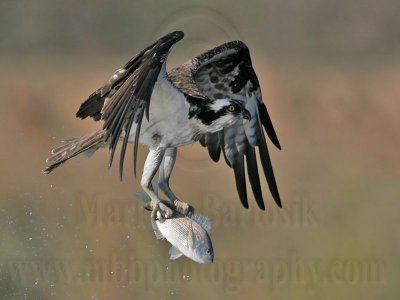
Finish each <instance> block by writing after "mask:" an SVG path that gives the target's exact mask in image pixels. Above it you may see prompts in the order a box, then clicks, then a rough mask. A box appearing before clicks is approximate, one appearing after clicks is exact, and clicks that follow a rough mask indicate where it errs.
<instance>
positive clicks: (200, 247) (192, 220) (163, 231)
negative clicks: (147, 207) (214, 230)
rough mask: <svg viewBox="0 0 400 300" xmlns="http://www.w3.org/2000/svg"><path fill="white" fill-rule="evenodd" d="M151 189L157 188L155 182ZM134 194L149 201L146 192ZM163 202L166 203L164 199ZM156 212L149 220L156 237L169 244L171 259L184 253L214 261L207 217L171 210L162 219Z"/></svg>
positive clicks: (192, 258) (146, 202)
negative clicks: (168, 215) (166, 217)
mask: <svg viewBox="0 0 400 300" xmlns="http://www.w3.org/2000/svg"><path fill="white" fill-rule="evenodd" d="M153 190H154V191H157V190H158V185H157V183H154V182H153ZM134 195H135V196H136V197H137V198H139V199H140V200H142V201H143V202H144V203H145V204H148V203H149V202H150V201H151V200H150V197H149V196H148V195H147V194H146V193H143V192H137V193H134ZM164 203H165V204H166V205H168V203H167V202H166V201H165V202H164ZM157 213H158V214H157V215H156V216H155V217H154V216H151V217H150V222H151V225H152V227H153V231H154V234H155V236H156V238H157V239H160V240H163V239H166V240H167V241H168V242H169V243H170V244H171V248H170V249H169V252H168V253H169V257H170V259H171V260H175V259H178V258H179V257H181V256H183V255H184V256H186V257H188V258H189V259H191V260H193V261H195V262H198V263H201V264H208V263H212V262H213V261H214V250H213V246H212V242H211V238H210V235H209V232H210V230H211V224H210V221H209V220H208V219H207V217H205V216H203V215H201V214H196V213H193V214H191V215H190V216H185V215H183V214H181V213H180V212H178V211H176V210H173V215H172V217H170V218H168V219H164V218H162V216H161V215H160V213H159V212H157Z"/></svg>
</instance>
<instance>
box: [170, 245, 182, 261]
mask: <svg viewBox="0 0 400 300" xmlns="http://www.w3.org/2000/svg"><path fill="white" fill-rule="evenodd" d="M168 253H169V258H170V259H177V258H179V257H181V256H182V255H183V253H182V252H181V251H179V250H178V249H176V248H175V247H174V246H171V248H169V251H168Z"/></svg>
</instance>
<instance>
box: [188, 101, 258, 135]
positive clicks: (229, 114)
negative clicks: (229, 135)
mask: <svg viewBox="0 0 400 300" xmlns="http://www.w3.org/2000/svg"><path fill="white" fill-rule="evenodd" d="M194 116H195V117H196V118H197V119H198V120H200V121H201V122H202V123H203V124H204V125H206V126H208V128H209V131H219V130H221V129H223V128H225V127H229V126H231V125H233V124H235V123H237V122H239V121H242V120H243V119H245V120H250V119H251V114H250V112H249V111H248V110H247V109H246V108H245V103H244V102H243V101H241V100H236V99H216V100H213V101H211V102H209V103H207V104H205V105H204V106H202V107H201V108H199V109H198V111H196V113H195V114H194Z"/></svg>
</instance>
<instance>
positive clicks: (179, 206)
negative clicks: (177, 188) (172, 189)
mask: <svg viewBox="0 0 400 300" xmlns="http://www.w3.org/2000/svg"><path fill="white" fill-rule="evenodd" d="M171 202H172V203H171V204H172V206H173V207H174V208H175V209H176V210H177V211H179V212H180V213H181V214H183V215H185V216H189V217H190V216H191V215H192V214H194V207H193V206H191V205H189V204H187V203H185V202H182V201H180V200H178V199H175V200H173V201H171Z"/></svg>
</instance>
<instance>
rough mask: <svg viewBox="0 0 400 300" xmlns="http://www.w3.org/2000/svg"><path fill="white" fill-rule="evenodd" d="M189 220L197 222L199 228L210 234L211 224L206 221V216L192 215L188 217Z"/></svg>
mask: <svg viewBox="0 0 400 300" xmlns="http://www.w3.org/2000/svg"><path fill="white" fill-rule="evenodd" d="M190 218H191V219H192V220H193V221H195V222H197V223H198V224H199V225H200V226H201V227H203V229H204V230H205V231H207V232H210V230H211V223H210V221H209V220H208V218H207V217H206V216H203V215H199V214H193V215H191V216H190Z"/></svg>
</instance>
